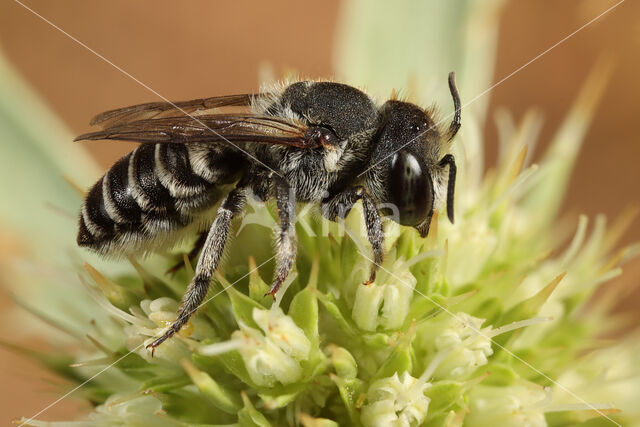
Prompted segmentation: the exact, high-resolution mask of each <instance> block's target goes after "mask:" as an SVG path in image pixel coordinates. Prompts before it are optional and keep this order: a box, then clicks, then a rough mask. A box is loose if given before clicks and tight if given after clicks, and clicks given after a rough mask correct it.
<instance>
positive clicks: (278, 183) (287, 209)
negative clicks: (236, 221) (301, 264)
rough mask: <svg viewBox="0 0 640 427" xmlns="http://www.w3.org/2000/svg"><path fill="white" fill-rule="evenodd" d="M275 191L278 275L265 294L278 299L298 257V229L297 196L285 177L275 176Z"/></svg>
mask: <svg viewBox="0 0 640 427" xmlns="http://www.w3.org/2000/svg"><path fill="white" fill-rule="evenodd" d="M273 186H274V192H275V196H276V208H277V211H278V217H279V218H280V228H279V230H278V236H277V245H278V252H277V253H278V265H277V267H276V277H275V279H274V281H273V284H272V285H271V288H270V289H269V292H267V293H266V294H265V296H266V295H271V296H272V297H273V299H274V300H275V299H276V293H277V292H278V289H280V286H281V285H282V283H283V282H284V281H285V279H286V278H287V276H288V275H289V273H290V272H291V268H292V267H293V263H294V262H295V259H296V229H295V197H294V195H293V193H292V191H291V187H289V184H287V183H286V182H285V181H284V180H283V179H281V178H278V177H274V178H273Z"/></svg>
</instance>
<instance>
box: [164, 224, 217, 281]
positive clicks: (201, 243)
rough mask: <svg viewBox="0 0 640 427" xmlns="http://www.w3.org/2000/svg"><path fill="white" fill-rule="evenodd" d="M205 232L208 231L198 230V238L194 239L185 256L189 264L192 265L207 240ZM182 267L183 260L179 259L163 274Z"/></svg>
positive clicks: (173, 271) (171, 272)
mask: <svg viewBox="0 0 640 427" xmlns="http://www.w3.org/2000/svg"><path fill="white" fill-rule="evenodd" d="M207 234H208V233H207V232H206V231H202V232H200V235H198V240H196V242H195V243H194V244H193V248H191V250H190V251H189V253H188V254H187V258H188V259H189V261H190V262H191V265H193V263H194V261H195V260H196V259H197V257H198V254H199V253H200V251H201V250H202V248H203V247H204V242H206V240H207ZM182 267H184V261H183V260H180V261H178V262H177V263H176V264H175V265H174V266H173V267H171V268H170V269H168V270H167V272H166V273H165V274H173V273H175V272H176V271H178V270H180V269H181V268H182Z"/></svg>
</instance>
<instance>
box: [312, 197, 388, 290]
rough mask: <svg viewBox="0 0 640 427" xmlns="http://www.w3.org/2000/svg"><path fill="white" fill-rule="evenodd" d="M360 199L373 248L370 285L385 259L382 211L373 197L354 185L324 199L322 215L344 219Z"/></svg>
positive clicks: (366, 283) (328, 217) (330, 218)
mask: <svg viewBox="0 0 640 427" xmlns="http://www.w3.org/2000/svg"><path fill="white" fill-rule="evenodd" d="M358 200H362V208H363V214H364V222H365V227H366V229H367V237H368V238H369V243H370V244H371V249H372V250H373V265H372V266H371V274H370V275H369V279H368V280H367V281H365V282H364V284H365V285H370V284H371V283H373V282H374V281H375V280H376V272H377V270H378V266H379V265H380V264H382V261H383V260H384V233H383V230H382V219H380V213H379V212H378V209H377V208H376V206H375V203H374V201H373V198H372V197H371V196H370V195H369V193H368V192H367V191H366V190H365V189H364V187H362V186H356V187H352V188H349V189H347V190H345V191H343V192H341V193H338V194H336V195H334V196H332V197H331V198H329V199H327V200H325V201H323V204H322V215H323V216H324V217H325V218H327V219H329V220H331V221H336V220H337V219H344V218H346V216H347V215H348V214H349V212H350V211H351V208H353V205H354V204H355V203H356V202H357V201H358Z"/></svg>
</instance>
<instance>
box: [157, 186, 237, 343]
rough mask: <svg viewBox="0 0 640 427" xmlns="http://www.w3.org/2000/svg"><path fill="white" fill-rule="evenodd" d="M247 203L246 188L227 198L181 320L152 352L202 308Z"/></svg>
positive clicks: (184, 302) (186, 296) (182, 308)
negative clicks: (234, 222)
mask: <svg viewBox="0 0 640 427" xmlns="http://www.w3.org/2000/svg"><path fill="white" fill-rule="evenodd" d="M244 200H245V189H244V188H235V189H234V190H232V191H231V192H230V193H229V194H228V195H227V197H226V198H225V199H224V201H223V202H222V204H221V205H220V207H219V208H218V215H217V216H216V219H215V221H213V224H212V225H211V228H210V229H209V234H208V235H207V239H206V240H205V242H204V246H203V248H202V255H200V259H199V260H198V264H197V266H196V272H195V276H194V277H193V279H192V280H191V283H190V284H189V287H188V288H187V292H186V293H185V294H184V296H183V297H182V303H181V304H180V308H179V309H178V317H177V318H176V320H175V321H174V322H173V323H172V324H171V326H169V329H167V330H166V331H165V333H164V334H163V335H162V336H161V337H159V338H157V339H156V340H155V341H153V342H152V343H151V344H149V345H148V346H147V348H151V352H152V354H153V351H154V350H155V348H156V347H158V346H159V345H160V344H162V343H163V342H164V341H166V340H167V339H169V338H171V337H172V336H173V335H174V334H175V333H176V332H178V331H179V330H180V328H182V326H183V325H184V324H185V323H187V321H188V320H189V318H190V317H191V315H192V314H193V313H194V312H195V311H196V310H197V309H198V307H200V304H202V301H203V300H204V298H205V296H206V295H207V291H208V290H209V282H210V281H211V277H212V276H213V273H214V271H215V270H216V268H218V264H219V262H220V258H221V257H222V252H223V251H224V245H225V243H226V241H227V236H228V234H229V228H230V225H231V220H232V219H233V217H234V216H236V215H237V214H238V213H240V212H241V211H242V207H243V204H244Z"/></svg>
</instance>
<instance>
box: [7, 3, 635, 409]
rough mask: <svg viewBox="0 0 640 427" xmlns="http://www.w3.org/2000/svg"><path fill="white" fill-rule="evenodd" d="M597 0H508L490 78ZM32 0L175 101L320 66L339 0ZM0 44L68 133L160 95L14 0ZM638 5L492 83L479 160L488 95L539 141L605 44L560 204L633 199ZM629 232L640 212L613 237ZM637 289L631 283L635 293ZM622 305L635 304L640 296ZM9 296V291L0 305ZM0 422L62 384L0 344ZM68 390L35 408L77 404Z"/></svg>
mask: <svg viewBox="0 0 640 427" xmlns="http://www.w3.org/2000/svg"><path fill="white" fill-rule="evenodd" d="M614 3H615V2H613V1H605V0H570V1H569V0H567V1H563V2H558V1H553V0H526V1H525V0H519V1H514V2H512V3H510V4H508V5H507V7H506V10H505V12H504V14H503V17H502V20H501V26H500V39H499V46H498V57H497V67H496V72H495V81H498V80H500V79H501V78H502V77H504V76H506V75H508V74H509V73H511V72H512V71H513V70H515V69H517V68H518V67H520V66H521V65H522V64H524V63H526V62H527V61H529V60H530V59H532V58H533V57H535V56H536V55H538V54H539V53H541V52H542V51H544V50H545V49H547V48H548V47H550V46H551V45H553V44H554V43H556V42H557V41H559V40H560V39H562V38H563V37H565V36H567V35H568V34H570V33H571V32H573V31H575V30H576V29H578V28H579V27H580V26H582V25H583V24H585V23H586V22H588V21H589V20H591V19H592V18H594V17H596V16H597V15H598V14H600V13H601V12H603V11H604V10H606V9H607V8H608V7H609V6H611V5H613V4H614ZM26 4H28V6H29V7H31V8H33V9H34V10H35V11H36V12H38V13H39V14H41V15H42V16H44V17H45V18H47V19H48V20H50V21H51V22H53V23H55V24H56V25H57V26H59V27H60V28H61V29H63V30H64V31H66V32H68V33H69V34H71V35H73V36H74V37H76V38H77V39H78V40H80V41H82V42H83V43H85V44H86V45H88V46H89V47H91V48H92V49H94V50H95V51H97V52H98V53H100V54H101V55H103V56H104V57H105V58H107V59H108V60H110V61H112V62H113V63H114V64H116V65H118V66H120V67H122V68H123V69H124V70H126V71H127V72H128V73H130V74H131V75H133V76H134V77H136V78H137V79H139V80H140V81H141V82H143V83H145V84H146V85H148V86H149V87H151V88H153V89H154V90H155V91H157V92H158V93H160V94H162V95H163V96H165V97H167V98H169V99H173V100H183V99H190V98H198V97H203V96H213V95H221V94H231V93H242V92H251V91H254V90H256V88H257V82H258V77H257V70H258V68H259V65H260V64H262V63H264V62H269V63H270V64H272V66H273V67H274V69H275V71H276V72H278V73H279V72H281V71H283V70H286V69H295V70H297V71H298V72H299V73H300V74H301V75H304V76H310V77H330V76H331V70H332V63H331V60H332V52H333V43H334V30H335V23H336V17H337V15H338V13H339V8H340V4H339V2H337V1H325V2H322V7H318V6H316V7H313V8H307V7H305V6H303V5H302V4H303V3H301V2H295V1H275V2H274V1H272V2H268V3H267V2H255V3H254V4H251V5H249V4H248V3H246V2H224V3H221V2H215V3H214V2H207V1H191V2H188V3H181V5H180V7H179V8H178V7H176V6H175V3H173V2H168V1H138V2H130V1H125V0H111V1H109V2H94V1H83V0H73V1H67V2H65V3H64V6H65V7H59V6H58V5H59V3H54V2H48V1H45V0H37V1H36V0H30V1H28V3H26ZM0 44H1V46H2V48H3V49H4V51H5V53H6V54H7V55H8V57H9V59H10V60H11V61H12V62H13V64H14V65H15V67H16V68H17V69H18V70H19V71H20V72H21V73H22V75H23V76H24V78H25V79H26V80H27V81H29V82H30V84H31V85H32V86H33V87H34V88H35V90H36V91H37V92H38V93H40V94H41V96H42V97H43V98H44V100H45V101H46V102H47V103H48V104H49V105H50V106H51V108H52V109H53V110H55V111H56V112H57V113H58V114H59V115H60V117H62V119H63V120H64V121H65V122H66V123H67V125H68V126H69V127H70V129H71V130H72V132H73V133H74V134H79V133H81V132H84V131H86V130H88V121H89V119H90V118H91V117H92V116H93V115H94V114H95V113H98V112H101V111H103V110H106V109H110V108H115V107H120V106H124V105H129V104H135V103H140V102H147V101H156V100H158V99H157V97H156V96H155V95H154V94H153V93H151V92H149V91H148V90H147V89H145V88H144V87H142V86H141V85H140V84H138V83H136V82H135V81H133V80H132V79H130V78H128V77H127V76H125V75H124V74H122V73H121V72H120V71H118V70H116V69H115V68H114V67H112V66H111V65H109V64H107V63H106V62H104V61H103V60H101V59H100V58H98V57H96V56H95V55H94V54H93V53H91V52H89V51H88V50H87V49H85V48H83V47H81V46H79V45H78V44H77V43H75V42H74V41H72V40H71V39H69V38H68V37H67V36H65V35H64V34H62V33H60V32H58V31H56V30H55V29H53V28H52V27H51V26H49V25H48V24H46V23H45V22H43V21H42V20H40V19H38V18H37V17H36V16H34V15H33V14H31V13H30V12H29V11H27V10H26V9H24V8H23V7H21V6H20V5H19V4H17V3H14V2H12V1H5V2H3V3H2V4H0ZM639 51H640V3H638V2H633V1H627V2H625V3H624V4H622V5H621V6H620V7H618V8H616V9H615V10H613V11H612V12H611V13H609V14H607V15H605V16H603V17H602V18H601V19H600V20H598V21H597V22H595V23H594V24H593V25H590V26H589V27H588V28H586V29H584V30H583V31H581V32H579V33H578V34H576V35H575V36H574V37H572V38H570V39H569V40H567V41H566V42H565V43H563V44H561V45H560V46H558V47H557V48H556V49H554V50H552V51H551V52H549V53H548V54H546V55H545V56H543V57H542V58H540V59H539V60H537V61H536V62H534V63H533V64H531V65H530V66H528V67H526V68H525V69H524V70H522V71H521V72H519V73H518V74H517V75H515V76H513V77H512V78H511V79H509V80H507V81H506V82H504V83H503V84H501V85H500V86H498V87H497V88H496V89H495V90H493V91H492V92H491V103H490V106H491V107H490V112H489V116H488V117H489V118H490V121H489V122H488V124H489V126H487V129H486V131H485V132H486V135H485V136H486V137H487V144H488V150H489V158H491V157H492V156H494V155H495V141H494V140H495V136H496V132H495V129H494V127H493V123H492V120H491V117H492V114H493V111H495V108H496V107H498V106H504V107H507V108H509V109H510V110H511V111H512V112H513V113H514V114H515V117H516V119H519V118H521V117H522V114H523V112H524V111H525V110H526V109H527V108H529V107H531V106H535V107H538V108H539V109H540V110H541V111H542V112H543V113H544V116H545V125H544V128H543V131H542V135H541V140H540V143H541V145H542V146H544V144H545V142H546V141H548V139H549V137H550V136H551V135H552V134H553V132H554V131H555V130H556V128H557V126H558V124H559V123H560V121H561V119H562V118H563V117H564V115H565V113H566V111H567V109H568V108H569V106H570V104H571V102H572V101H573V100H574V99H575V96H576V94H577V93H578V90H579V88H580V87H581V85H582V83H583V81H584V78H585V76H586V74H587V72H588V71H589V70H590V68H591V67H592V66H593V65H594V63H595V62H596V60H597V58H599V57H600V56H601V55H602V54H608V55H610V56H612V57H613V58H614V60H615V62H616V69H615V73H614V76H613V80H612V81H611V83H610V85H609V87H608V90H607V93H606V95H605V97H604V99H603V101H602V103H601V104H600V108H599V110H598V112H597V114H596V119H595V121H594V123H593V126H592V128H591V129H590V131H589V134H588V136H587V139H586V142H585V145H584V149H583V151H582V153H581V156H580V159H579V161H578V165H577V170H576V172H575V174H574V176H573V179H572V182H571V187H570V190H569V194H568V197H567V200H566V206H565V210H567V211H570V212H575V213H586V214H588V215H589V216H593V215H595V214H596V213H600V212H603V213H605V214H607V215H608V216H609V217H610V218H614V217H615V216H616V215H617V214H619V213H620V212H621V211H622V210H623V208H625V207H628V206H629V205H633V204H634V203H637V202H638V200H639V197H638V183H640V167H638V160H639V159H640V144H639V143H638V139H639V138H638V130H637V128H636V126H635V125H636V124H637V121H636V120H635V119H636V117H638V116H640V103H639V102H638V99H637V97H638V94H640V79H638V78H637V76H638V75H639V73H638V72H639V71H640V63H639V59H638V58H639V56H638V53H639ZM131 147H132V145H130V144H127V143H93V144H89V145H88V149H89V150H91V152H92V153H93V154H94V155H95V157H96V159H97V160H98V161H99V164H100V165H101V166H102V167H103V168H107V167H108V166H110V165H111V164H112V163H113V162H114V161H115V160H116V159H117V158H118V157H119V156H121V155H123V154H124V153H126V152H127V151H128V150H130V149H131ZM637 240H640V221H636V223H635V225H634V227H633V229H632V230H630V232H629V233H628V234H627V235H626V237H625V239H624V243H629V242H632V241H637ZM624 276H625V277H624V278H622V279H621V280H619V283H622V285H623V286H624V287H626V288H627V289H630V288H633V287H635V286H636V285H637V284H638V279H637V278H638V277H640V264H639V263H637V262H636V263H635V264H633V265H627V267H626V268H625V275H624ZM636 295H638V294H636ZM627 301H629V302H628V304H627V305H626V306H624V307H621V309H633V308H634V304H635V302H639V301H640V299H639V298H631V299H628V300H627ZM9 307H10V302H9V301H8V299H7V297H6V295H4V294H3V295H2V296H1V300H0V308H3V309H7V308H9ZM0 378H2V383H3V387H2V399H0V414H2V418H3V421H4V420H10V419H14V418H16V417H19V416H21V415H25V416H29V415H32V414H34V413H36V412H37V411H39V410H40V409H42V408H43V407H44V406H46V405H48V404H49V403H51V402H52V401H53V400H55V399H56V398H57V397H58V396H59V389H57V388H56V387H55V386H52V385H50V384H49V382H48V380H47V378H50V377H48V376H47V375H46V374H45V373H44V372H43V371H42V370H41V369H39V368H38V367H37V366H35V365H34V364H33V363H31V362H28V361H25V360H20V358H19V357H17V356H15V355H13V354H11V353H9V352H7V351H6V350H4V349H0ZM81 410H82V408H81V407H79V406H78V404H76V403H74V402H73V400H72V399H67V400H65V401H64V402H61V403H60V404H58V405H56V406H54V407H53V408H51V409H50V410H49V411H47V412H46V413H45V414H43V415H42V416H41V417H40V418H41V419H60V418H63V417H65V416H66V417H68V416H69V415H70V414H75V413H77V412H78V411H81Z"/></svg>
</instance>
